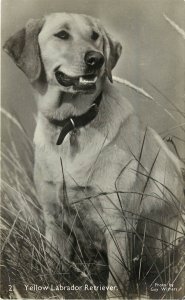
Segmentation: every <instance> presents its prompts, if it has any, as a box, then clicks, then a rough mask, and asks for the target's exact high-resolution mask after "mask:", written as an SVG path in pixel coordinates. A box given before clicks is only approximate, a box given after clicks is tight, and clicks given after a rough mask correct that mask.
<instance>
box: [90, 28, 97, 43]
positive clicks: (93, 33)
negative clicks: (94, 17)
mask: <svg viewBox="0 0 185 300" xmlns="http://www.w3.org/2000/svg"><path fill="white" fill-rule="evenodd" d="M98 38H99V33H98V32H96V31H94V30H93V32H92V34H91V39H92V40H93V41H96V40H97V39H98Z"/></svg>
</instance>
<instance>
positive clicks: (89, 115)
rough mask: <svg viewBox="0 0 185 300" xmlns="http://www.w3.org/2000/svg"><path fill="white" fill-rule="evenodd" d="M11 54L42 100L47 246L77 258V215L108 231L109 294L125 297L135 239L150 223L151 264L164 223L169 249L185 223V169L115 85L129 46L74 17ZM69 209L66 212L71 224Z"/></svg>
mask: <svg viewBox="0 0 185 300" xmlns="http://www.w3.org/2000/svg"><path fill="white" fill-rule="evenodd" d="M4 49H5V51H7V53H8V54H9V55H10V56H11V57H12V58H13V60H14V62H15V63H16V64H17V66H18V67H19V68H20V69H21V70H22V71H23V72H24V73H25V74H26V76H27V77H28V79H29V81H30V82H31V84H32V86H33V87H34V90H35V94H36V98H37V105H38V117H37V126H36V130H35V136H34V143H35V167H34V176H35V184H36V187H37V191H38V195H39V200H40V202H41V205H42V207H43V213H44V219H45V234H46V237H47V239H48V241H49V242H50V243H51V244H52V245H53V246H54V247H55V248H56V249H58V251H59V252H60V254H61V255H65V256H66V257H70V253H71V252H72V251H73V250H72V248H73V245H72V244H73V241H72V240H70V239H69V238H67V237H66V234H65V233H64V232H63V230H62V226H61V222H62V221H65V222H67V223H70V224H72V223H73V222H74V220H71V219H70V217H69V216H68V215H67V209H65V210H64V208H66V206H68V207H69V208H71V207H72V208H73V209H74V211H75V212H76V215H78V216H81V218H82V219H84V221H85V222H86V223H89V224H90V226H91V227H93V226H96V228H98V230H99V231H100V232H103V235H104V237H105V239H106V247H107V255H108V262H109V270H110V272H109V280H108V285H109V286H111V285H114V286H115V285H117V286H118V287H119V289H118V291H117V294H118V295H119V294H123V293H124V292H125V290H126V288H127V285H128V280H129V272H130V258H129V257H130V250H129V249H130V248H129V234H132V233H134V232H136V231H137V227H138V224H139V220H141V219H142V220H150V222H149V223H148V225H147V226H145V234H146V235H147V234H148V235H149V236H152V237H153V238H152V239H148V240H147V239H146V241H145V246H146V245H147V243H148V246H147V247H149V248H150V244H151V243H152V244H153V247H152V249H153V250H151V249H150V255H151V256H153V255H156V251H155V249H156V248H159V246H157V244H158V243H159V241H160V240H161V231H160V228H159V226H158V225H157V224H162V225H164V226H163V235H162V236H163V240H164V241H167V242H170V241H171V240H173V239H174V235H173V234H172V233H173V229H174V230H175V229H177V228H180V227H179V226H182V225H183V224H184V223H183V222H184V221H183V218H182V214H183V209H184V207H183V205H184V194H183V188H184V182H183V176H182V171H183V168H184V165H183V163H182V162H181V161H180V160H179V159H177V158H176V157H175V155H174V154H173V153H171V152H170V151H169V149H168V148H167V146H166V145H165V143H164V142H163V140H162V139H161V138H160V137H159V135H158V134H157V133H156V132H155V131H154V130H153V129H151V128H146V129H145V128H143V127H142V124H141V123H140V121H139V120H138V118H137V116H136V115H135V113H134V111H133V108H132V106H131V105H130V103H129V102H128V101H127V100H126V99H125V98H124V97H123V96H122V95H121V94H120V92H119V91H117V89H116V87H115V86H114V84H113V82H112V76H111V71H112V69H113V68H114V66H115V65H116V63H117V61H118V59H119V57H120V55H121V49H122V47H121V45H120V43H118V42H116V41H114V40H113V39H112V38H111V37H110V35H109V34H108V33H107V32H106V31H105V29H104V28H103V27H102V25H101V24H100V22H99V21H98V20H96V19H94V18H92V17H89V16H86V15H77V14H67V13H53V14H50V15H48V16H46V17H44V18H43V19H39V20H30V21H29V22H28V23H27V24H26V26H25V28H23V29H21V30H20V31H19V32H17V33H16V34H14V35H13V36H12V37H10V39H9V40H8V41H7V42H6V44H5V46H4ZM60 210H61V211H62V213H63V212H64V211H66V214H65V213H63V214H62V218H63V219H62V220H61V215H60V218H59V211H60ZM74 219H75V215H74ZM162 225H161V226H162ZM70 226H71V227H72V225H70ZM169 227H170V228H172V233H170V235H169V234H167V233H169V232H168V231H167V229H168V228H169ZM71 230H74V231H75V228H73V229H71ZM175 232H176V231H175ZM174 234H175V233H174ZM67 240H68V243H67V242H66V241H67ZM69 240H70V242H69ZM155 245H156V247H155ZM152 251H153V252H152Z"/></svg>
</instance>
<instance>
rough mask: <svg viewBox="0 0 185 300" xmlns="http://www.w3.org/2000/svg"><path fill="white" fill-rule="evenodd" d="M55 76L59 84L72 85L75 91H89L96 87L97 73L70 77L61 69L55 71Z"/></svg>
mask: <svg viewBox="0 0 185 300" xmlns="http://www.w3.org/2000/svg"><path fill="white" fill-rule="evenodd" d="M55 76H56V79H57V81H58V83H59V84H61V85H63V86H65V87H70V86H73V89H75V90H77V91H81V90H82V91H89V90H94V89H95V88H96V81H97V75H95V74H89V75H83V76H77V77H71V76H68V75H66V74H64V73H63V72H61V71H56V72H55Z"/></svg>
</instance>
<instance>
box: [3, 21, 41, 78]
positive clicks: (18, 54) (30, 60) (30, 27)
mask: <svg viewBox="0 0 185 300" xmlns="http://www.w3.org/2000/svg"><path fill="white" fill-rule="evenodd" d="M43 24H44V19H35V20H34V19H31V20H29V21H28V23H27V24H26V26H25V27H24V28H23V29H21V30H20V31H18V32H17V33H15V34H14V35H13V36H11V37H10V38H9V39H8V40H7V41H6V43H5V45H4V47H3V49H4V50H5V52H7V53H8V54H9V55H10V56H11V58H12V59H13V60H14V62H15V63H16V65H17V66H18V67H19V68H20V69H21V70H22V71H23V72H24V73H25V74H26V76H27V77H28V79H29V80H30V82H31V83H34V82H35V81H36V80H37V79H38V78H39V76H40V74H41V69H42V62H41V58H40V48H39V44H38V34H39V32H40V31H41V29H42V26H43Z"/></svg>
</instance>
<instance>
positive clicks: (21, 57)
mask: <svg viewBox="0 0 185 300" xmlns="http://www.w3.org/2000/svg"><path fill="white" fill-rule="evenodd" d="M4 49H5V51H6V52H7V53H8V54H9V55H10V56H11V57H12V58H13V60H14V61H15V63H16V64H17V65H18V67H19V68H20V69H21V70H22V71H23V72H24V73H25V74H26V76H27V77H28V79H29V80H30V82H31V83H32V84H33V85H34V86H38V83H42V82H43V80H45V81H46V82H47V83H48V84H51V85H57V86H58V87H59V89H60V90H62V91H66V92H71V93H77V92H84V93H86V92H88V93H90V92H94V91H95V90H96V86H97V84H98V81H101V78H103V77H104V76H105V75H107V76H108V78H109V80H110V81H112V76H111V71H112V69H113V68H114V66H115V65H116V63H117V61H118V59H119V57H120V54H121V49H122V47H121V45H120V43H118V42H115V41H114V40H113V39H112V38H111V37H110V36H109V34H107V33H106V31H105V30H104V28H103V27H102V26H101V25H100V23H99V21H98V20H96V19H94V18H92V17H89V16H85V15H77V14H67V13H54V14H50V15H48V16H46V17H45V18H44V19H39V20H30V21H29V22H28V23H27V24H26V26H25V28H23V29H21V30H20V31H19V32H17V33H16V34H14V35H13V36H12V37H10V38H9V40H8V41H7V42H6V43H5V45H4Z"/></svg>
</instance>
